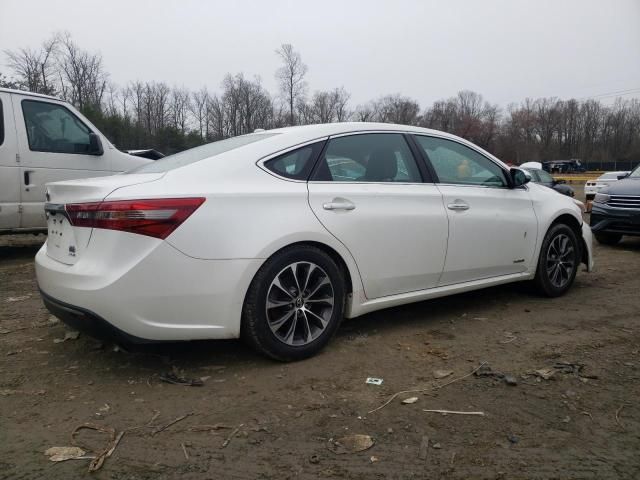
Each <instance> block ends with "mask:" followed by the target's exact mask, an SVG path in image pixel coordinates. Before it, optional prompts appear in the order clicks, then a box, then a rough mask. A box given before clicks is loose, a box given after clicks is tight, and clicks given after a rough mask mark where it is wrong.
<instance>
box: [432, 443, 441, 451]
mask: <svg viewBox="0 0 640 480" xmlns="http://www.w3.org/2000/svg"><path fill="white" fill-rule="evenodd" d="M431 448H435V449H436V450H440V449H441V448H442V445H440V444H439V443H434V444H433V445H431Z"/></svg>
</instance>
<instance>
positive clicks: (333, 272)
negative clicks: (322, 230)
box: [242, 245, 345, 361]
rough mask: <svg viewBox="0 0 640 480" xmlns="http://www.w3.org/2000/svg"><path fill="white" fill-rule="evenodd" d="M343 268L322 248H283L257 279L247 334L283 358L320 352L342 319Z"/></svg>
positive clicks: (245, 318) (245, 314)
mask: <svg viewBox="0 0 640 480" xmlns="http://www.w3.org/2000/svg"><path fill="white" fill-rule="evenodd" d="M344 298H345V284H344V277H343V274H342V272H341V269H340V268H339V267H338V265H336V263H335V261H334V260H333V259H332V258H331V257H330V256H329V255H327V254H326V253H325V252H323V251H322V250H320V249H319V248H316V247H313V246H308V245H299V246H294V247H291V248H288V249H286V250H283V251H281V252H278V253H277V254H275V255H274V256H273V257H271V258H270V259H269V260H267V262H266V263H265V264H264V265H263V266H262V267H261V268H260V270H259V271H258V273H257V274H256V276H255V278H254V279H253V281H252V282H251V286H250V287H249V291H248V292H247V297H246V299H245V304H244V308H243V311H242V337H243V339H244V340H245V341H247V342H248V343H249V344H250V345H251V346H252V347H254V348H255V349H256V350H258V351H260V352H261V353H263V354H265V355H267V356H269V357H271V358H274V359H276V360H281V361H291V360H300V359H303V358H307V357H310V356H312V355H314V354H316V353H317V352H319V351H320V350H321V349H322V348H323V347H324V346H325V345H326V344H327V343H328V342H329V340H330V339H331V337H332V336H333V334H334V333H335V331H336V330H337V328H338V326H339V325H340V321H341V320H342V315H343V311H344Z"/></svg>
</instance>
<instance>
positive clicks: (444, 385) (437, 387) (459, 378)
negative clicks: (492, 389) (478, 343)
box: [367, 362, 486, 413]
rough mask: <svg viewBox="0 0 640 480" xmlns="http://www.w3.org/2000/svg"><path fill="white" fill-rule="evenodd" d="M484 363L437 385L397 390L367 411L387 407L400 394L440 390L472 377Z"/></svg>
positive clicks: (375, 410)
mask: <svg viewBox="0 0 640 480" xmlns="http://www.w3.org/2000/svg"><path fill="white" fill-rule="evenodd" d="M484 365H486V363H485V362H482V363H481V364H480V365H479V366H478V367H476V368H475V369H474V370H472V371H471V372H469V373H467V374H466V375H463V376H461V377H458V378H454V379H453V380H450V381H448V382H446V383H443V384H441V385H436V386H429V387H426V388H418V389H414V390H403V391H401V392H397V393H394V394H393V395H391V397H389V399H388V400H387V401H386V402H384V403H383V404H382V405H380V406H379V407H376V408H374V409H373V410H370V411H368V412H367V413H373V412H377V411H378V410H381V409H383V408H384V407H386V406H387V405H389V404H390V403H391V402H393V400H395V399H396V397H398V396H399V395H404V394H407V393H424V392H427V391H429V390H439V389H441V388H444V387H446V386H447V385H451V384H452V383H455V382H457V381H460V380H464V379H465V378H467V377H470V376H471V375H474V374H475V373H476V372H478V371H479V370H480V369H481V368H482V367H483V366H484Z"/></svg>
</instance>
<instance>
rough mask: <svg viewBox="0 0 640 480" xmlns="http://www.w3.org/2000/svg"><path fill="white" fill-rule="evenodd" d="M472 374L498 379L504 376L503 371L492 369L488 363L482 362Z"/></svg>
mask: <svg viewBox="0 0 640 480" xmlns="http://www.w3.org/2000/svg"><path fill="white" fill-rule="evenodd" d="M473 374H474V375H475V376H476V377H493V378H498V379H503V378H504V373H502V372H498V371H496V370H493V369H492V368H491V366H489V364H488V363H484V364H482V366H481V367H480V368H478V369H477V370H476V371H475V372H473Z"/></svg>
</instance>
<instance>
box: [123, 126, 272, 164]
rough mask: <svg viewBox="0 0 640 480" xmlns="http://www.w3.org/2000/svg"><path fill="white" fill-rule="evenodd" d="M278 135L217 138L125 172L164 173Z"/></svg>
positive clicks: (258, 134) (255, 134) (254, 134)
mask: <svg viewBox="0 0 640 480" xmlns="http://www.w3.org/2000/svg"><path fill="white" fill-rule="evenodd" d="M274 135H278V134H277V133H252V134H249V135H242V136H239V137H233V138H227V139H225V140H219V141H217V142H212V143H208V144H206V145H202V146H201V147H196V148H191V149H189V150H185V151H184V152H180V153H176V154H175V155H169V156H168V157H164V158H161V159H160V160H156V161H155V162H152V163H147V164H146V165H143V166H141V167H138V168H135V169H133V170H129V171H128V172H127V173H164V172H168V171H169V170H173V169H175V168H180V167H184V166H185V165H189V164H192V163H195V162H199V161H200V160H204V159H205V158H210V157H215V156H216V155H220V154H221V153H225V152H228V151H230V150H234V149H236V148H240V147H243V146H245V145H249V144H250V143H254V142H258V141H260V140H265V139H267V138H269V137H273V136H274Z"/></svg>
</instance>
